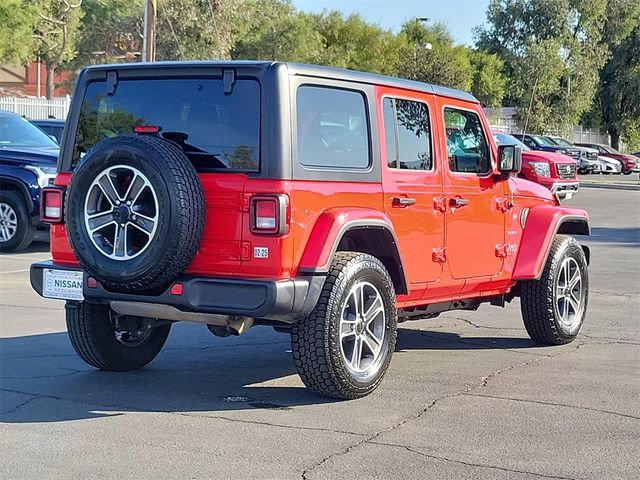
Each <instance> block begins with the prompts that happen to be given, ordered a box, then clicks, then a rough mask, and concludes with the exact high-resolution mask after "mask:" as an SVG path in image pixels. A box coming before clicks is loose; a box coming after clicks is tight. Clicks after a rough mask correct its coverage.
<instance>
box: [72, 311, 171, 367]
mask: <svg viewBox="0 0 640 480" xmlns="http://www.w3.org/2000/svg"><path fill="white" fill-rule="evenodd" d="M65 310H66V319H67V331H68V333H69V339H70V340H71V344H72V345H73V348H74V349H75V351H76V352H77V354H78V355H79V356H80V358H82V360H84V361H85V362H87V363H88V364H89V365H91V366H93V367H96V368H99V369H100V370H108V371H118V372H121V371H128V370H138V369H140V368H142V367H144V366H145V365H146V364H148V363H149V362H150V361H151V360H153V359H154V358H155V357H156V356H157V355H158V353H159V352H160V350H161V349H162V346H163V345H164V343H165V341H166V340H167V336H168V335H169V331H170V330H171V324H170V323H169V324H166V325H160V326H158V327H155V328H154V329H153V331H152V332H151V334H150V336H149V337H147V339H146V340H145V341H144V343H141V344H139V345H136V346H126V345H124V344H122V343H121V342H119V341H118V340H117V339H116V336H115V332H114V329H113V325H112V322H111V314H110V308H109V306H107V305H99V304H92V303H84V302H82V303H72V302H67V305H66V308H65Z"/></svg>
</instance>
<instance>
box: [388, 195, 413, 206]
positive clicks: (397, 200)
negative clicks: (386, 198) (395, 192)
mask: <svg viewBox="0 0 640 480" xmlns="http://www.w3.org/2000/svg"><path fill="white" fill-rule="evenodd" d="M415 203H416V199H415V198H410V197H393V198H392V199H391V204H392V205H393V206H394V207H408V206H409V205H413V204H415Z"/></svg>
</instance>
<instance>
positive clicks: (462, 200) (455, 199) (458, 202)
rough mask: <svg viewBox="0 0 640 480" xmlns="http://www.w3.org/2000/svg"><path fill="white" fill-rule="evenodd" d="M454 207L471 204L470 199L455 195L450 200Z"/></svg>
mask: <svg viewBox="0 0 640 480" xmlns="http://www.w3.org/2000/svg"><path fill="white" fill-rule="evenodd" d="M450 203H451V206H452V207H464V206H465V205H469V200H468V199H466V198H461V197H453V198H452V199H451V201H450Z"/></svg>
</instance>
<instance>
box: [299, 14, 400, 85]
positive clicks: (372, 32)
mask: <svg viewBox="0 0 640 480" xmlns="http://www.w3.org/2000/svg"><path fill="white" fill-rule="evenodd" d="M311 18H312V19H313V22H314V25H315V29H316V30H317V31H318V33H319V34H320V36H321V39H322V48H321V51H320V56H319V62H318V63H320V64H322V65H330V66H334V67H341V68H350V69H353V70H362V71H366V72H374V73H381V74H389V75H395V74H396V72H397V65H398V63H399V62H398V59H399V52H400V51H401V49H402V48H403V46H404V45H403V42H402V40H401V39H399V38H398V37H396V36H394V35H393V34H392V33H391V32H390V31H388V30H384V29H383V28H381V27H379V26H377V25H373V24H370V23H367V22H366V21H365V20H364V19H363V18H362V17H361V16H360V15H355V14H354V15H349V16H347V17H344V16H343V15H342V14H341V13H339V12H336V11H325V12H323V13H321V14H315V15H311Z"/></svg>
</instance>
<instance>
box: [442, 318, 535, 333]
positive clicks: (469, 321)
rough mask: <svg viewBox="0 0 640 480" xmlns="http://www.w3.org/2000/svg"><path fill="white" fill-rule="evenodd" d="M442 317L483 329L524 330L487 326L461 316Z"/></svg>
mask: <svg viewBox="0 0 640 480" xmlns="http://www.w3.org/2000/svg"><path fill="white" fill-rule="evenodd" d="M442 318H448V319H451V320H459V321H461V322H464V323H466V324H467V325H471V326H472V327H473V328H482V329H485V330H513V331H518V332H521V331H524V328H513V327H489V326H487V325H480V324H478V323H475V322H472V321H471V320H468V319H466V318H462V317H450V316H447V317H442Z"/></svg>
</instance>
